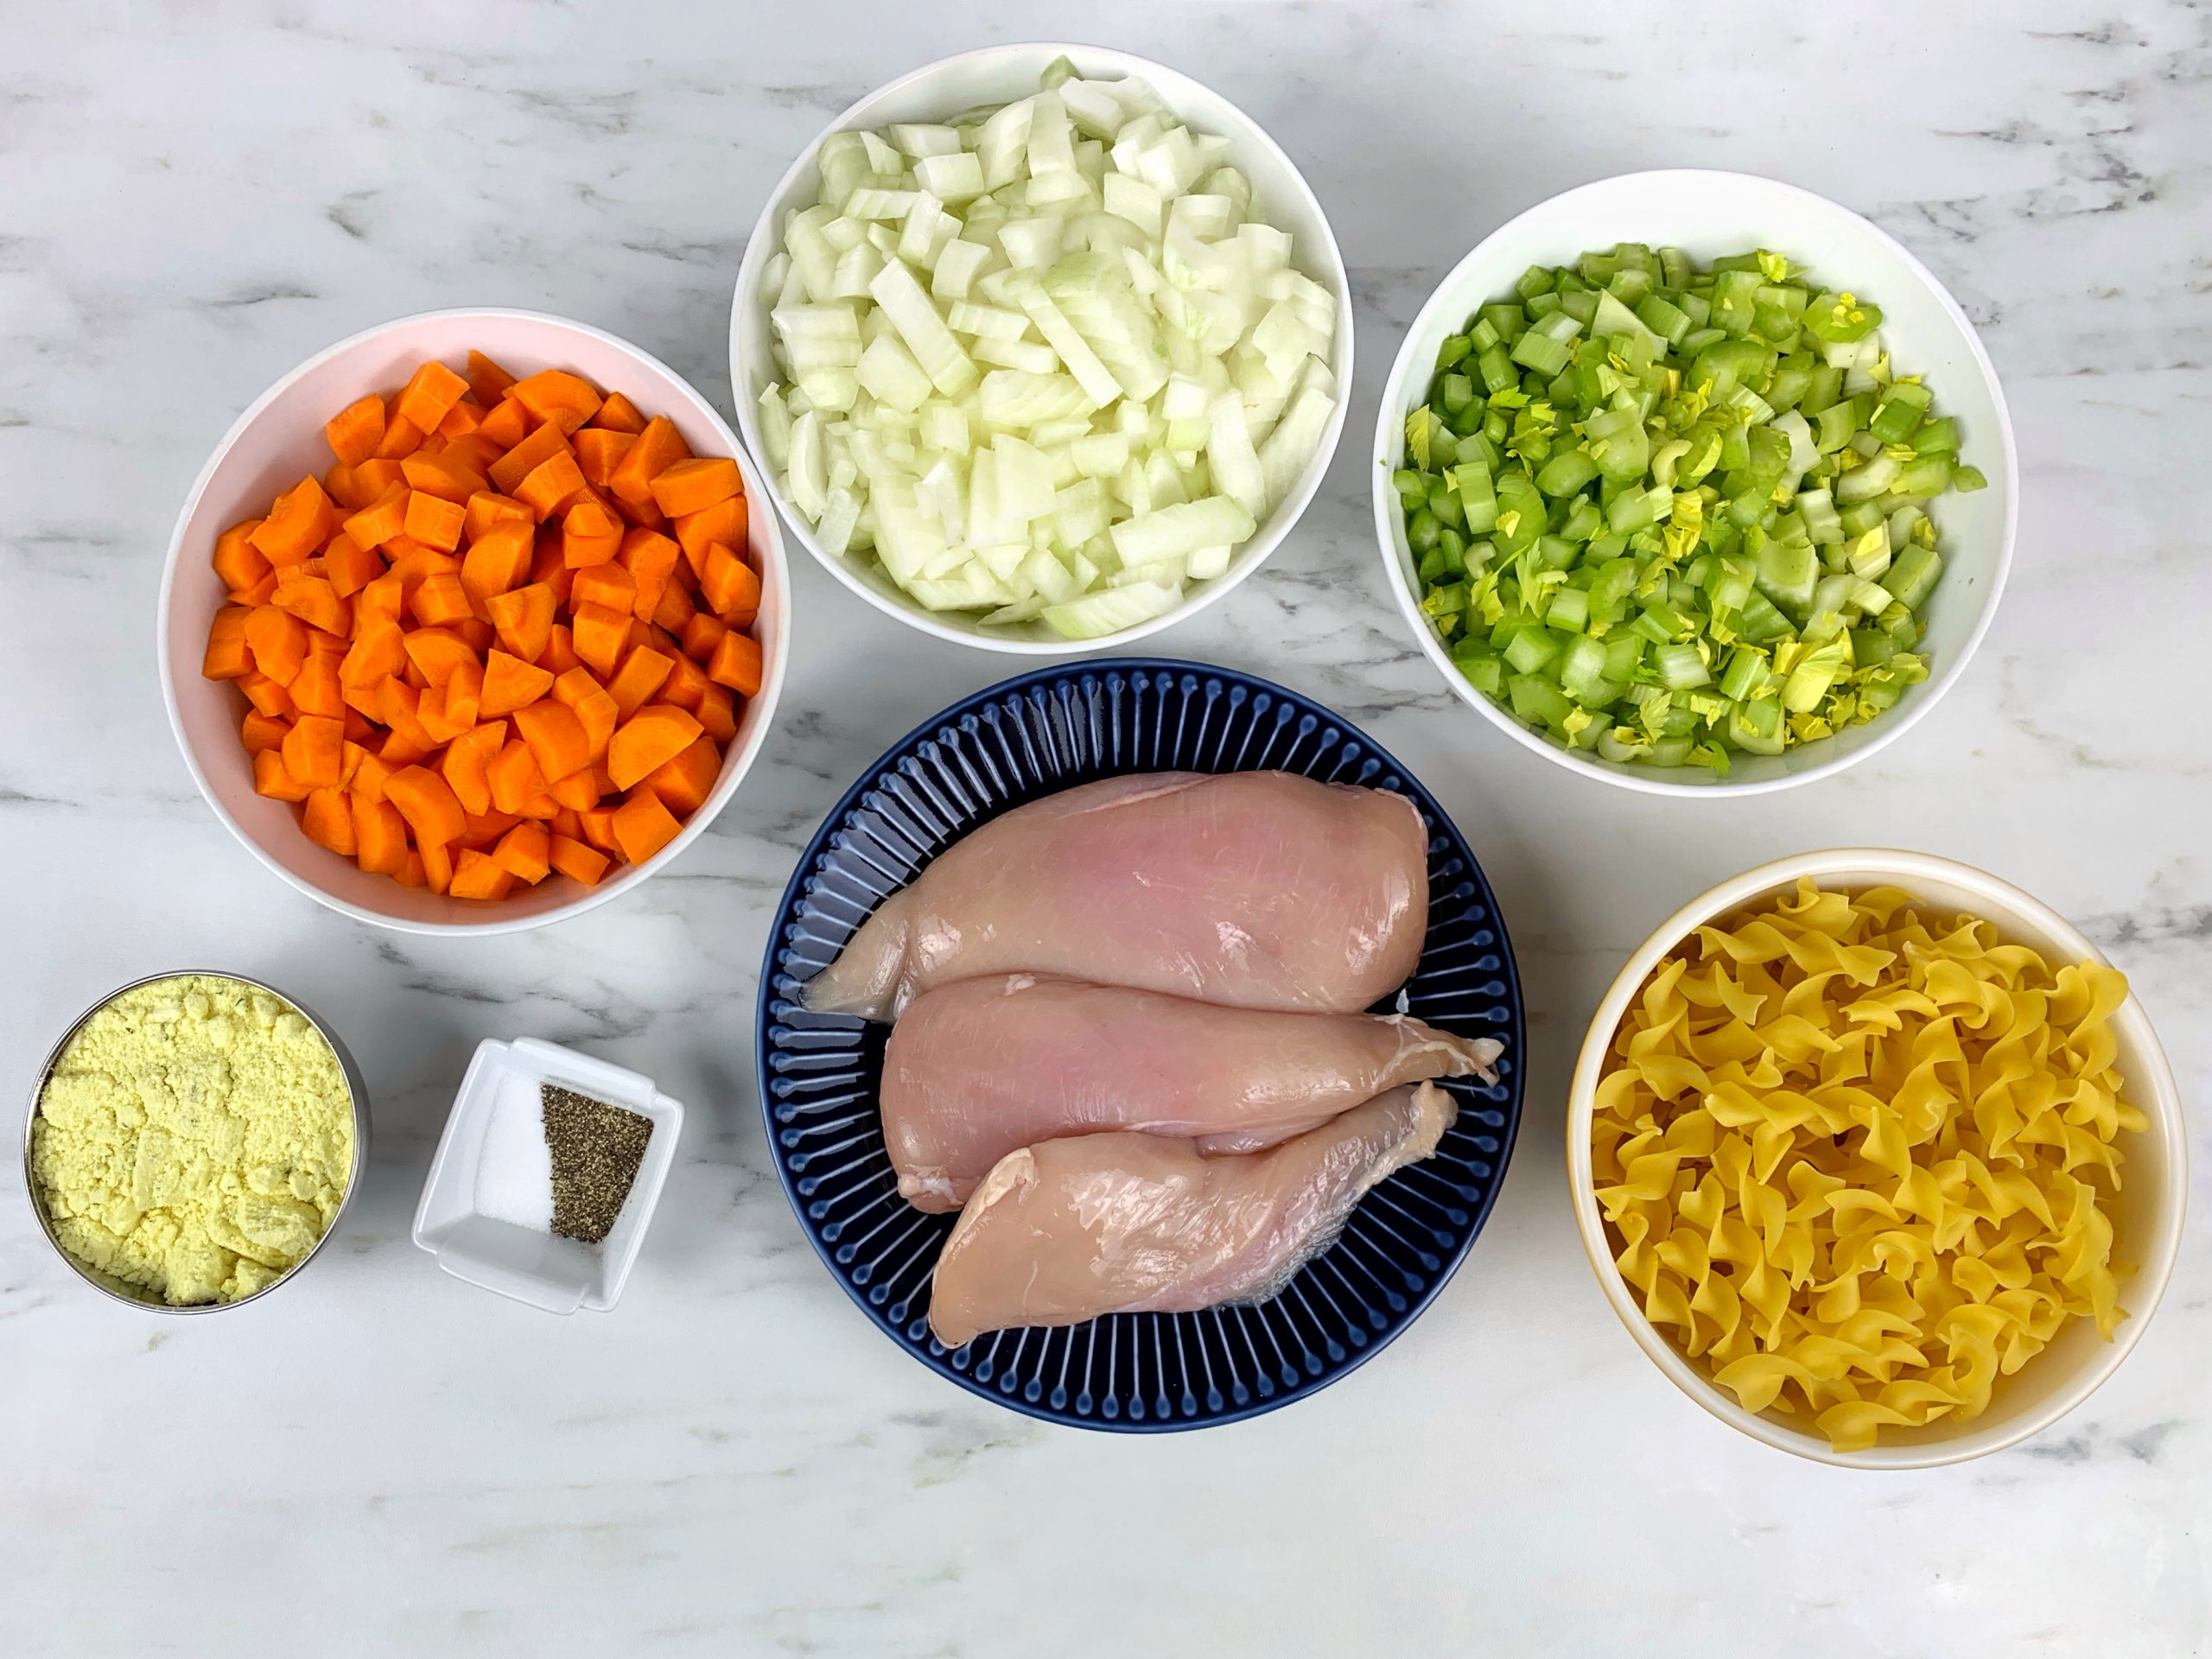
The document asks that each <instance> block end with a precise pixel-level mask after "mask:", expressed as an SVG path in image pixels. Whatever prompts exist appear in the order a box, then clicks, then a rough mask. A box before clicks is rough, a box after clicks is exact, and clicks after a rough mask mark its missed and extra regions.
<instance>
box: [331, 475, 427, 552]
mask: <svg viewBox="0 0 2212 1659" xmlns="http://www.w3.org/2000/svg"><path fill="white" fill-rule="evenodd" d="M413 495H414V492H413V491H412V490H410V489H409V488H408V487H407V484H406V480H404V479H403V480H399V481H397V482H396V483H394V484H393V485H392V486H391V488H389V489H387V490H386V491H385V493H383V494H382V495H380V496H378V498H377V499H376V501H375V504H374V505H371V506H366V507H363V508H362V509H361V510H360V512H357V513H355V514H354V515H353V517H352V518H348V519H347V520H346V534H347V535H348V536H350V537H353V540H354V541H355V542H356V543H359V545H361V546H363V547H382V546H383V545H384V544H385V543H386V542H389V541H390V540H391V538H392V537H395V536H398V535H401V534H403V533H404V531H406V529H407V503H408V501H409V500H410V499H411V498H412V497H413Z"/></svg>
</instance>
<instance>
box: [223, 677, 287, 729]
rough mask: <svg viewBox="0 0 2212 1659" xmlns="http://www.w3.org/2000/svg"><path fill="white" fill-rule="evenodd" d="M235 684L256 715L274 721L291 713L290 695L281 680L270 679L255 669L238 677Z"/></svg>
mask: <svg viewBox="0 0 2212 1659" xmlns="http://www.w3.org/2000/svg"><path fill="white" fill-rule="evenodd" d="M236 683H237V685H238V690H241V691H243V692H245V700H246V701H247V702H250V703H251V704H252V705H253V706H254V709H255V711H256V712H257V713H259V714H264V715H268V716H269V717H270V719H271V720H274V719H276V718H277V717H278V716H280V715H289V714H290V713H291V712H292V694H291V693H290V692H289V691H287V690H285V689H284V683H283V681H282V680H276V679H271V678H270V677H269V676H268V675H266V674H264V673H263V672H262V671H260V670H259V669H255V670H254V671H252V672H251V673H247V674H241V675H240V676H238V680H237V682H236Z"/></svg>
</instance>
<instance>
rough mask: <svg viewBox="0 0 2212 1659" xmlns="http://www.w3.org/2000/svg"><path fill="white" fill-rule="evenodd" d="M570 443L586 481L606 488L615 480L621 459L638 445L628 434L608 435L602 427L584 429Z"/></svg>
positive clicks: (634, 438) (610, 433)
mask: <svg viewBox="0 0 2212 1659" xmlns="http://www.w3.org/2000/svg"><path fill="white" fill-rule="evenodd" d="M635 442H637V437H636V435H635V434H633V433H629V432H611V431H608V430H607V429H605V428H604V427H597V426H590V427H586V428H585V429H583V430H582V431H581V432H578V433H575V434H573V435H571V436H570V438H569V443H570V444H571V445H572V446H573V447H574V448H575V452H576V465H577V466H578V467H581V468H582V470H583V475H584V479H585V481H586V482H588V483H589V484H592V485H594V486H596V487H598V488H600V489H602V490H603V489H605V488H606V487H607V485H608V483H609V482H610V481H612V480H613V477H614V469H615V468H616V467H619V466H620V465H621V462H622V457H623V456H624V455H626V454H628V453H629V452H630V446H631V445H632V443H635Z"/></svg>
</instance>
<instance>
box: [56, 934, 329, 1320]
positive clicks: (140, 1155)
mask: <svg viewBox="0 0 2212 1659" xmlns="http://www.w3.org/2000/svg"><path fill="white" fill-rule="evenodd" d="M353 1156H354V1148H353V1101H352V1096H351V1095H350V1093H349V1091H348V1090H347V1088H346V1074H345V1072H344V1071H343V1070H341V1069H340V1066H339V1064H338V1057H337V1055H336V1054H335V1053H334V1052H332V1051H331V1047H330V1045H329V1043H328V1042H327V1041H325V1040H324V1039H323V1036H322V1033H321V1032H319V1031H317V1030H316V1029H315V1027H314V1026H313V1025H312V1024H311V1023H309V1021H308V1020H307V1019H306V1018H305V1017H304V1016H302V1014H299V1013H297V1012H296V1011H295V1010H294V1009H293V1008H291V1007H289V1006H287V1005H286V1003H285V1002H284V1001H283V999H281V998H279V997H277V996H274V995H270V993H269V992H267V991H264V990H263V989H262V988H259V987H258V986H255V985H247V984H244V983H242V982H239V981H238V980H235V979H223V978H219V977H217V976H213V975H192V976H181V977H178V978H175V979H162V980H156V981H155V982H152V983H151V984H147V985H141V986H138V987H137V988H135V989H133V990H130V991H126V992H124V994H123V995H120V996H118V997H117V998H116V999H115V1000H114V1001H111V1002H109V1003H108V1004H106V1005H105V1007H102V1008H101V1009H100V1010H99V1012H98V1013H96V1014H93V1015H92V1018H91V1019H89V1020H86V1021H85V1023H84V1025H83V1026H82V1027H79V1029H78V1032H77V1034H76V1035H75V1036H74V1037H73V1038H72V1039H70V1041H69V1046H68V1047H67V1048H66V1049H64V1050H63V1051H62V1053H61V1057H60V1059H58V1060H56V1061H55V1062H54V1072H53V1075H52V1076H51V1077H49V1078H48V1080H47V1084H46V1088H45V1090H44V1091H43V1092H42V1093H41V1095H40V1096H39V1111H38V1117H37V1120H36V1121H35V1122H34V1123H33V1124H32V1126H31V1169H32V1173H34V1175H35V1177H36V1178H37V1180H38V1183H39V1186H40V1189H41V1196H42V1197H43V1198H44V1199H45V1201H46V1207H47V1213H48V1216H50V1217H52V1219H53V1222H54V1233H55V1235H56V1236H58V1237H59V1238H60V1241H61V1243H62V1246H63V1248H64V1249H67V1250H68V1252H69V1253H70V1254H71V1255H73V1256H75V1257H76V1258H77V1259H78V1260H79V1261H80V1262H86V1263H88V1264H89V1265H91V1266H92V1267H94V1268H99V1269H100V1270H101V1271H103V1272H105V1273H108V1274H113V1275H114V1276H115V1277H116V1278H118V1279H121V1280H124V1281H127V1282H128V1283H130V1284H132V1285H137V1286H140V1287H143V1288H144V1289H146V1290H148V1291H150V1292H152V1293H153V1294H155V1295H156V1296H159V1297H161V1298H162V1299H163V1300H166V1301H168V1302H169V1303H170V1304H172V1305H173V1306H180V1307H181V1306H188V1305H189V1304H192V1303H196V1302H234V1301H237V1300H238V1299H239V1298H240V1297H244V1296H251V1295H252V1294H253V1293H254V1292H255V1291H257V1290H259V1289H261V1288H262V1287H264V1286H265V1285H267V1284H269V1283H270V1281H273V1280H276V1279H278V1278H281V1277H283V1274H285V1273H286V1272H287V1271H288V1270H289V1269H290V1268H293V1267H294V1266H296V1265H297V1263H298V1262H299V1261H300V1259H301V1258H302V1257H303V1256H304V1255H307V1253H308V1251H309V1250H311V1249H314V1248H315V1243H316V1242H317V1241H318V1240H320V1239H321V1237H322V1236H323V1234H324V1233H325V1232H326V1231H327V1230H328V1229H329V1227H330V1224H331V1222H332V1220H333V1219H334V1217H336V1215H337V1213H338V1205H339V1202H340V1200H341V1199H342V1198H344V1197H345V1196H346V1182H347V1181H348V1180H349V1179H351V1177H352V1175H353Z"/></svg>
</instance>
